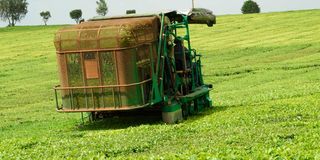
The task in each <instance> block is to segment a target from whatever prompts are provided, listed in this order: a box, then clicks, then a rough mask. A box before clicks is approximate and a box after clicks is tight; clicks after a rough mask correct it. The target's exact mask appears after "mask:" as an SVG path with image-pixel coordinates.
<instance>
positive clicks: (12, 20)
mask: <svg viewBox="0 0 320 160" xmlns="http://www.w3.org/2000/svg"><path fill="white" fill-rule="evenodd" d="M14 26H15V21H14V17H13V16H11V27H14Z"/></svg>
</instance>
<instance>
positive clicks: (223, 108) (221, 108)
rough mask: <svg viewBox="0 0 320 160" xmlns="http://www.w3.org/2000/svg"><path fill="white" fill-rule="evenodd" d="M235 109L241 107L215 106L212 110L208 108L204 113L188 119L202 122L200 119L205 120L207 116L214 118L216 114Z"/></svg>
mask: <svg viewBox="0 0 320 160" xmlns="http://www.w3.org/2000/svg"><path fill="white" fill-rule="evenodd" d="M233 107H239V105H232V106H213V107H210V108H206V109H204V110H203V111H201V112H199V113H196V114H194V115H191V116H188V117H187V119H190V120H192V121H197V120H200V119H202V118H205V117H207V116H213V115H214V114H216V113H219V112H224V111H226V110H228V109H230V108H233Z"/></svg>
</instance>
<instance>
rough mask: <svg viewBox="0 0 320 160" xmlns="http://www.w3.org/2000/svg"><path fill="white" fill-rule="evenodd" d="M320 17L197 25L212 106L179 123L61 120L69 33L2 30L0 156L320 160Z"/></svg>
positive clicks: (315, 13)
mask: <svg viewBox="0 0 320 160" xmlns="http://www.w3.org/2000/svg"><path fill="white" fill-rule="evenodd" d="M319 16H320V10H311V11H296V12H285V13H268V14H259V15H245V16H244V15H233V16H220V17H218V20H219V22H220V23H218V24H217V25H216V26H215V28H214V29H212V28H208V27H207V26H206V25H191V26H190V28H191V40H192V45H193V47H194V48H197V49H198V52H200V53H203V57H202V62H203V63H202V65H203V72H204V75H205V77H204V80H205V81H206V83H211V84H214V86H215V87H214V90H213V91H212V92H211V94H210V95H211V98H212V99H213V100H214V107H213V108H212V110H208V111H206V112H203V113H200V114H198V115H195V116H191V117H189V118H188V119H187V120H185V121H183V122H181V123H179V124H175V125H166V124H164V123H163V122H162V121H161V116H160V115H159V116H145V115H141V116H129V117H127V116H120V117H111V118H108V119H106V120H104V121H100V122H96V123H91V124H89V123H85V124H84V125H82V123H81V120H80V114H79V113H75V114H62V113H57V112H56V111H55V100H54V93H53V90H52V87H53V86H54V85H56V84H59V80H58V73H57V68H56V67H57V62H56V53H55V49H54V46H53V44H52V39H53V35H54V33H55V32H56V31H57V30H58V29H59V28H61V27H65V26H47V27H45V26H37V27H10V28H1V29H0V35H1V39H0V50H1V54H0V91H1V92H0V101H1V103H0V117H1V121H0V159H105V158H106V159H319V158H320V155H319V150H320V145H319V143H318V141H319V139H320V134H319V133H320V121H319V120H320V117H319V106H320V101H319V99H320V77H319V69H320V43H319V39H320V32H317V30H318V29H319V28H320V23H319V22H318V19H319ZM305 17H308V18H307V19H306V18H305ZM262 22H263V23H262ZM275 23H276V24H277V25H274V24H275ZM208 35H214V36H212V37H210V38H208ZM30 39H32V41H30ZM85 116H86V115H85Z"/></svg>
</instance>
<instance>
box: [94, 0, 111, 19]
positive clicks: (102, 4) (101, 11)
mask: <svg viewBox="0 0 320 160" xmlns="http://www.w3.org/2000/svg"><path fill="white" fill-rule="evenodd" d="M96 3H97V5H98V6H97V9H96V11H97V14H98V15H100V16H105V15H106V14H107V13H108V6H107V3H106V1H105V0H99V1H97V2H96Z"/></svg>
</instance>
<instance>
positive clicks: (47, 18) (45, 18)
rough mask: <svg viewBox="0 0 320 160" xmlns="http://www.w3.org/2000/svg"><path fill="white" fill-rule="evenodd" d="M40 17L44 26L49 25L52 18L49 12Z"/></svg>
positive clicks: (44, 12) (41, 14) (42, 13)
mask: <svg viewBox="0 0 320 160" xmlns="http://www.w3.org/2000/svg"><path fill="white" fill-rule="evenodd" d="M40 16H41V17H42V20H43V22H44V24H45V25H47V22H48V20H49V18H51V13H50V12H49V11H42V12H41V13H40Z"/></svg>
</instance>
